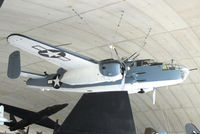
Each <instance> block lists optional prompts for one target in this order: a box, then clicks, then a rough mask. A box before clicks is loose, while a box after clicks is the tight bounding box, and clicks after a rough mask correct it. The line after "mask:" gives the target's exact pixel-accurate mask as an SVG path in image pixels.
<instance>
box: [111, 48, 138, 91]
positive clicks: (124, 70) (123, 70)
mask: <svg viewBox="0 0 200 134" xmlns="http://www.w3.org/2000/svg"><path fill="white" fill-rule="evenodd" d="M109 47H110V49H111V50H114V52H115V55H116V57H117V59H118V61H119V62H120V64H121V74H122V81H121V85H120V88H121V89H124V88H125V79H126V74H127V71H128V70H129V69H130V67H131V66H132V65H133V64H130V65H127V64H126V62H127V61H128V60H130V59H131V58H132V57H133V58H132V59H133V62H134V60H135V59H136V57H138V56H139V54H137V52H135V53H133V54H132V55H130V56H129V57H127V58H125V59H124V60H122V59H121V58H120V57H119V54H118V52H117V49H116V48H115V47H114V46H113V45H110V46H109ZM136 54H137V55H136ZM135 55H136V56H135ZM134 56H135V57H134Z"/></svg>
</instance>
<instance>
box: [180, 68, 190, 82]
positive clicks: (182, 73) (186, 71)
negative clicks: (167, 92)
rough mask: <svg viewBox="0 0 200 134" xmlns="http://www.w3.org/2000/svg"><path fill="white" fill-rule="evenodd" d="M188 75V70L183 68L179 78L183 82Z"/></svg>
mask: <svg viewBox="0 0 200 134" xmlns="http://www.w3.org/2000/svg"><path fill="white" fill-rule="evenodd" d="M189 73H190V71H189V69H188V68H186V67H183V68H182V69H181V77H182V79H183V80H185V79H186V78H187V77H188V75H189Z"/></svg>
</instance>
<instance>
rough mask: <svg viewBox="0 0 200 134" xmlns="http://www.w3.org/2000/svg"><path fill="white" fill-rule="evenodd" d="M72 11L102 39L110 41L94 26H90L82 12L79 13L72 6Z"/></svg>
mask: <svg viewBox="0 0 200 134" xmlns="http://www.w3.org/2000/svg"><path fill="white" fill-rule="evenodd" d="M72 12H73V13H74V14H75V15H76V16H77V17H78V18H79V19H80V20H81V21H83V22H84V23H85V24H86V25H87V26H88V27H89V29H90V30H91V31H92V32H93V33H95V34H96V35H97V36H98V37H99V38H101V39H102V40H104V41H107V42H110V41H109V40H108V39H106V38H104V37H103V36H101V35H100V34H99V33H98V32H97V31H96V30H94V28H92V27H91V26H90V24H89V23H88V22H87V21H86V19H84V17H83V16H81V14H80V13H78V12H77V11H76V10H75V9H74V8H72Z"/></svg>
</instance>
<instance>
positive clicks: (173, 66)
mask: <svg viewBox="0 0 200 134" xmlns="http://www.w3.org/2000/svg"><path fill="white" fill-rule="evenodd" d="M181 68H182V66H181V65H178V64H163V66H162V70H163V71H165V70H178V69H181Z"/></svg>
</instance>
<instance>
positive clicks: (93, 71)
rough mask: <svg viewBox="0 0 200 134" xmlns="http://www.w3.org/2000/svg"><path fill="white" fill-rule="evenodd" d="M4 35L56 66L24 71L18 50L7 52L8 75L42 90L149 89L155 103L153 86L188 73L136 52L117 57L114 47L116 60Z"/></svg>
mask: <svg viewBox="0 0 200 134" xmlns="http://www.w3.org/2000/svg"><path fill="white" fill-rule="evenodd" d="M7 39H8V42H9V43H10V44H11V45H13V46H15V47H17V48H19V49H21V50H23V51H26V52H28V53H31V54H33V55H36V56H38V57H40V58H42V59H44V60H46V61H48V62H51V63H53V64H55V65H57V66H59V67H60V69H58V71H57V73H55V74H47V73H46V72H45V73H44V75H41V74H35V73H30V72H24V71H21V67H20V53H19V51H15V52H13V53H12V54H11V55H10V57H9V65H8V72H7V74H8V77H9V78H17V77H19V76H22V77H28V78H29V79H28V80H27V81H26V85H28V86H31V87H35V88H40V89H44V90H45V89H46V90H57V91H70V92H107V91H128V93H146V92H149V91H153V103H155V93H156V88H157V87H163V86H169V85H174V84H178V83H181V82H183V81H184V80H185V79H186V78H187V76H188V74H189V69H187V68H186V67H184V66H182V65H177V64H173V63H171V64H170V63H169V64H164V63H161V62H155V61H154V60H151V59H145V60H135V58H136V57H137V56H138V55H136V53H134V54H133V55H131V56H130V57H128V58H126V59H124V60H121V59H120V58H119V56H118V53H117V51H116V49H115V48H113V49H114V51H115V53H116V55H117V56H118V60H114V59H106V60H102V61H97V60H94V59H92V58H89V57H86V56H82V55H80V54H77V53H74V52H72V51H69V50H65V49H63V48H59V47H57V46H53V45H50V44H47V43H44V42H41V41H38V40H35V39H32V38H30V37H27V36H24V35H21V34H11V35H10V36H8V38H7ZM135 55H136V56H135ZM131 58H132V60H131Z"/></svg>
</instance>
